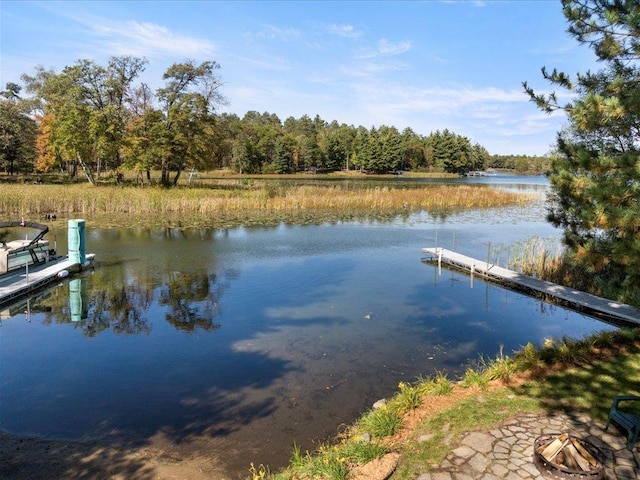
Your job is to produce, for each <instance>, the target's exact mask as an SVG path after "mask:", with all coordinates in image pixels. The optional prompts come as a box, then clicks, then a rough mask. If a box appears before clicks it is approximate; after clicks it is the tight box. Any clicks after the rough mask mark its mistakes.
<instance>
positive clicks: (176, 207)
mask: <svg viewBox="0 0 640 480" xmlns="http://www.w3.org/2000/svg"><path fill="white" fill-rule="evenodd" d="M225 182H227V183H225V184H224V186H222V187H221V186H216V187H210V188H184V187H182V188H179V187H178V188H172V189H163V188H156V187H145V188H139V187H127V186H108V187H107V186H90V185H85V184H74V185H64V186H60V185H14V184H3V185H2V195H1V196H0V215H3V216H5V217H8V218H14V217H25V218H29V219H33V218H42V216H43V215H45V214H47V213H56V214H57V215H58V216H59V217H72V216H79V215H82V216H83V217H85V218H86V217H95V218H96V219H98V220H101V219H104V218H109V217H113V218H124V217H126V218H129V219H135V221H136V223H138V224H139V222H140V221H143V222H145V223H146V222H153V221H154V220H155V221H161V222H164V223H172V222H182V223H187V224H188V226H191V224H192V223H194V224H195V226H200V225H203V224H204V225H216V226H217V224H218V223H224V224H243V223H245V222H248V223H249V224H259V223H269V222H274V221H282V220H283V219H285V218H292V219H294V221H296V223H305V222H318V221H326V220H327V219H328V218H333V219H345V218H346V219H349V218H353V217H359V218H361V217H366V216H378V215H385V214H386V215H397V214H401V213H407V212H411V211H417V210H423V209H424V210H428V211H430V212H434V214H437V213H442V212H452V211H456V210H460V209H466V208H491V207H500V206H505V205H513V204H520V205H524V204H527V203H529V202H530V201H531V200H532V198H533V197H531V196H529V195H526V194H518V193H513V192H507V191H502V190H498V189H491V188H485V187H483V186H474V185H434V186H426V187H420V188H401V187H397V188H396V187H394V188H392V187H389V186H384V185H370V184H366V183H365V184H362V185H359V186H358V187H353V186H350V185H344V184H341V183H340V182H326V184H323V185H305V184H301V185H297V184H295V183H291V184H282V183H270V182H266V181H264V180H262V181H257V180H248V181H246V182H243V181H242V180H227V181H225ZM185 226H187V225H185Z"/></svg>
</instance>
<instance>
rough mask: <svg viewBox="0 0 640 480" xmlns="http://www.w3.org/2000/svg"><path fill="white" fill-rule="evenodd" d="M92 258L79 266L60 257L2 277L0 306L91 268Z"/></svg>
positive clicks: (92, 256) (89, 257)
mask: <svg viewBox="0 0 640 480" xmlns="http://www.w3.org/2000/svg"><path fill="white" fill-rule="evenodd" d="M93 258H94V255H93V254H88V255H87V264H85V265H80V264H79V263H77V262H75V261H72V260H69V258H68V257H60V258H59V259H57V260H54V261H51V262H47V263H45V264H43V265H38V266H30V268H29V269H24V270H23V269H20V271H19V272H15V273H9V274H7V275H3V276H2V278H0V305H3V304H5V303H8V302H11V301H13V300H17V299H18V298H20V297H23V296H25V295H28V294H30V293H32V292H34V291H36V290H38V289H41V288H43V287H45V286H47V285H48V284H51V283H53V282H55V281H56V280H59V279H61V278H65V277H67V276H69V275H71V274H73V273H76V272H80V271H82V270H86V269H87V268H91V266H92V263H93ZM31 267H32V268H31Z"/></svg>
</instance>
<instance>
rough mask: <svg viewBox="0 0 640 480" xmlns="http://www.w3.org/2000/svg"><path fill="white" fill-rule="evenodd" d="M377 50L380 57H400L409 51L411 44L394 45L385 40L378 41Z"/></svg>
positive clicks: (398, 43)
mask: <svg viewBox="0 0 640 480" xmlns="http://www.w3.org/2000/svg"><path fill="white" fill-rule="evenodd" d="M377 47H378V48H377V50H378V53H379V54H380V55H383V56H385V57H389V56H392V55H400V54H402V53H405V52H408V51H409V50H411V42H397V43H394V42H392V41H390V40H387V39H386V38H383V39H381V40H378V44H377Z"/></svg>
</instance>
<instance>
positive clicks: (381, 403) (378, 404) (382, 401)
mask: <svg viewBox="0 0 640 480" xmlns="http://www.w3.org/2000/svg"><path fill="white" fill-rule="evenodd" d="M386 404H387V399H386V398H382V399H380V400H378V401H377V402H376V403H374V404H373V409H374V410H377V409H379V408H382V407H384V406H385V405H386Z"/></svg>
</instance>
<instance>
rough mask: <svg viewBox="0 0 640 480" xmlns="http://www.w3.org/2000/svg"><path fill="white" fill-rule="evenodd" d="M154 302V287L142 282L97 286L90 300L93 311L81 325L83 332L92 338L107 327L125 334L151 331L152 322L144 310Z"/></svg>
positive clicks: (90, 308) (90, 310)
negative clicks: (105, 286) (116, 285)
mask: <svg viewBox="0 0 640 480" xmlns="http://www.w3.org/2000/svg"><path fill="white" fill-rule="evenodd" d="M152 302H153V289H151V288H150V287H148V286H147V285H144V284H140V283H133V284H130V285H122V286H121V287H117V288H112V289H109V290H106V289H100V290H97V289H96V290H94V292H93V294H92V297H91V301H90V303H89V312H91V314H90V315H88V318H87V319H86V320H85V321H83V322H82V324H81V325H82V330H83V333H84V334H85V335H87V336H90V337H93V336H95V335H97V334H98V333H100V332H102V331H104V330H108V329H112V330H113V332H114V333H116V334H124V335H133V334H139V333H150V332H151V324H150V323H149V321H148V320H147V319H146V318H144V316H143V312H145V311H147V310H148V308H149V306H150V305H151V303H152Z"/></svg>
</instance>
